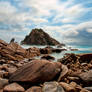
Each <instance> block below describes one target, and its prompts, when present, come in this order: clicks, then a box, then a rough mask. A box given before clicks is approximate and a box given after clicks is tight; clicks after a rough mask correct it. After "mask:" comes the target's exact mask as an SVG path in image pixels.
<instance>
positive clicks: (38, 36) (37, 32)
mask: <svg viewBox="0 0 92 92" xmlns="http://www.w3.org/2000/svg"><path fill="white" fill-rule="evenodd" d="M21 43H22V44H27V45H59V44H60V43H59V42H58V41H56V40H55V39H53V38H52V37H50V36H49V35H48V34H47V33H46V32H44V31H43V30H42V29H33V30H32V32H31V33H30V34H29V35H27V36H26V37H25V39H24V40H23V41H22V42H21Z"/></svg>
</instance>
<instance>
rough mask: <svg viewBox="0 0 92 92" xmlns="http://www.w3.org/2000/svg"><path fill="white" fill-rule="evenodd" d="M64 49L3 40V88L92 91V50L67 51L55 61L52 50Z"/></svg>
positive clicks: (0, 91) (16, 91)
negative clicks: (27, 46) (27, 45)
mask: <svg viewBox="0 0 92 92" xmlns="http://www.w3.org/2000/svg"><path fill="white" fill-rule="evenodd" d="M64 50H65V49H61V48H60V49H59V48H51V47H46V48H35V47H33V48H28V49H24V48H22V47H21V46H20V45H18V44H17V43H15V42H11V43H6V42H5V41H3V40H0V92H92V85H91V84H92V54H91V53H90V54H66V55H65V56H64V57H63V58H61V59H59V60H58V61H56V62H53V60H54V59H55V57H51V56H50V54H51V53H60V52H62V51H64ZM41 55H42V57H41V59H35V57H36V56H41Z"/></svg>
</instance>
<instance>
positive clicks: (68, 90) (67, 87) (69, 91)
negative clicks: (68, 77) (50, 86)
mask: <svg viewBox="0 0 92 92" xmlns="http://www.w3.org/2000/svg"><path fill="white" fill-rule="evenodd" d="M59 84H60V85H61V86H62V87H63V88H64V89H65V91H66V92H75V88H73V87H72V86H71V85H69V84H67V83H65V82H60V83H59Z"/></svg>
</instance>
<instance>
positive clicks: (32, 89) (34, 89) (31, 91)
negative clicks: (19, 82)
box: [25, 86, 42, 92]
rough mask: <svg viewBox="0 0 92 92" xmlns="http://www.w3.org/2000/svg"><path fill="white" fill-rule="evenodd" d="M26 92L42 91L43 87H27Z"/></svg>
mask: <svg viewBox="0 0 92 92" xmlns="http://www.w3.org/2000/svg"><path fill="white" fill-rule="evenodd" d="M25 92H42V89H41V87H39V86H33V87H31V88H29V89H27V90H26V91H25Z"/></svg>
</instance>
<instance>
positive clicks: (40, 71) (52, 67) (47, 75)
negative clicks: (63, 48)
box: [10, 60, 62, 84]
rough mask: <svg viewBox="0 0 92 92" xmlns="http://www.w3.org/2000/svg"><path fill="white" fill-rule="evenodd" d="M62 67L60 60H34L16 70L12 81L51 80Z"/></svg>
mask: <svg viewBox="0 0 92 92" xmlns="http://www.w3.org/2000/svg"><path fill="white" fill-rule="evenodd" d="M61 67H62V65H61V63H59V62H49V61H47V60H33V61H31V62H30V63H28V64H26V65H24V66H23V67H21V68H19V69H18V70H17V71H16V72H14V73H13V75H12V76H11V77H10V81H11V82H13V81H16V82H29V83H31V84H34V83H36V84H37V83H41V82H45V81H50V80H53V79H54V78H55V77H56V75H58V74H59V73H60V71H61Z"/></svg>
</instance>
